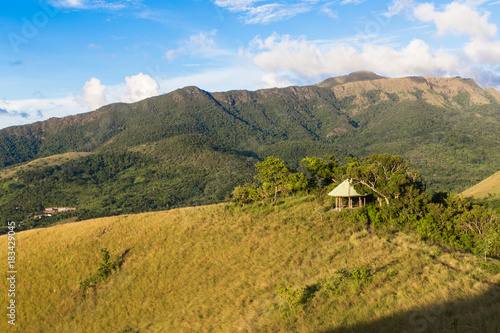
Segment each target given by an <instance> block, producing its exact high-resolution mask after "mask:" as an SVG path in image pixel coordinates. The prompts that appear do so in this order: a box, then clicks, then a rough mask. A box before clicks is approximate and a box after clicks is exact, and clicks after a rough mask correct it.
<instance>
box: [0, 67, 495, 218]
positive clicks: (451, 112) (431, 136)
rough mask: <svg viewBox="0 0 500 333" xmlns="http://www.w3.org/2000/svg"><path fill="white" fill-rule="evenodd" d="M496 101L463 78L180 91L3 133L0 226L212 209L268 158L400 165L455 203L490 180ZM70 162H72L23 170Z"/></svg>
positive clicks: (357, 77)
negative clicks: (62, 210)
mask: <svg viewBox="0 0 500 333" xmlns="http://www.w3.org/2000/svg"><path fill="white" fill-rule="evenodd" d="M499 101H500V93H498V92H497V91H495V90H493V89H484V90H483V89H481V88H480V87H479V86H477V85H476V84H475V82H474V81H473V80H470V79H461V78H434V77H406V78H385V77H381V76H379V75H376V74H374V73H370V72H356V73H352V74H350V75H347V76H342V77H338V78H332V79H329V80H327V81H324V82H322V83H320V84H318V85H313V86H303V87H287V88H280V89H278V88H274V89H263V90H257V91H244V90H238V91H228V92H218V93H210V92H206V91H203V90H200V89H198V88H196V87H186V88H183V89H179V90H176V91H173V92H171V93H169V94H165V95H161V96H157V97H152V98H148V99H146V100H143V101H140V102H137V103H132V104H125V103H117V104H111V105H107V106H104V107H102V108H100V109H98V110H96V111H93V112H89V113H85V114H79V115H76V116H70V117H64V118H61V119H56V118H53V119H49V120H47V121H44V122H38V123H34V124H30V125H25V126H17V127H10V128H6V129H3V130H0V167H1V169H0V173H1V174H2V175H3V176H2V178H1V179H0V215H1V216H7V217H8V216H10V217H11V218H15V219H19V220H20V219H23V218H25V217H26V216H28V215H30V214H32V213H33V212H35V211H37V210H39V209H41V208H43V207H50V206H72V207H77V210H76V211H75V212H74V213H72V214H73V215H72V216H73V217H74V218H79V219H88V218H92V217H99V216H110V215H115V214H120V213H131V212H143V211H153V210H162V209H167V208H172V207H184V206H189V205H200V204H210V203H217V202H221V201H223V200H224V199H225V197H226V196H227V195H228V193H230V191H231V189H232V188H234V186H236V185H240V184H243V183H245V182H248V181H250V180H251V179H252V175H253V174H252V170H253V165H254V164H255V163H256V162H257V161H259V160H263V159H265V158H266V157H267V156H270V155H274V156H275V157H278V158H281V159H284V160H285V161H286V163H287V164H288V165H290V166H291V167H298V166H299V162H300V160H301V159H302V158H304V157H307V156H320V157H322V156H324V155H325V154H335V155H336V156H337V157H338V158H339V159H340V160H342V159H343V158H344V157H348V156H356V157H359V158H361V157H365V156H368V155H371V154H375V153H389V154H393V155H400V156H402V157H404V158H405V159H406V160H408V161H409V162H410V163H411V164H412V165H413V166H414V167H415V168H416V169H417V170H418V171H419V172H420V173H421V174H422V176H423V178H424V179H425V180H426V181H427V188H428V190H429V191H430V192H432V191H436V192H437V191H456V192H461V191H463V190H465V189H466V188H469V187H471V186H472V185H474V184H476V183H477V182H479V181H480V180H482V179H484V178H486V177H487V176H489V175H491V174H492V173H494V172H496V171H498V169H499V163H498V161H500V151H499V150H498V149H497V148H498V146H499V145H500V142H499V140H500V138H499V136H498V133H499V132H500V112H499V110H500V104H499V103H500V102H499ZM72 152H77V153H79V154H81V157H79V158H77V159H73V158H72V159H68V160H66V159H57V158H54V159H53V160H54V162H51V163H44V162H43V160H42V161H40V163H39V162H33V161H35V160H37V159H40V158H47V157H50V156H54V155H58V154H67V153H72ZM29 162H33V163H30V164H28V163H29ZM7 170H10V171H7ZM12 170H15V172H12ZM70 215H71V214H70ZM68 217H71V216H68ZM26 223H31V224H33V225H35V226H39V223H38V222H36V223H35V222H26Z"/></svg>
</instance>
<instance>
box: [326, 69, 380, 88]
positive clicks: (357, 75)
mask: <svg viewBox="0 0 500 333" xmlns="http://www.w3.org/2000/svg"><path fill="white" fill-rule="evenodd" d="M384 78H385V76H380V75H378V74H375V73H373V72H370V71H356V72H352V73H350V74H347V75H342V76H336V77H332V78H329V79H326V80H324V81H322V82H320V83H318V84H316V86H318V87H324V88H331V87H334V86H337V85H339V84H344V83H349V82H357V81H371V80H378V79H384Z"/></svg>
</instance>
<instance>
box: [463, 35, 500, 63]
mask: <svg viewBox="0 0 500 333" xmlns="http://www.w3.org/2000/svg"><path fill="white" fill-rule="evenodd" d="M464 53H465V55H466V56H467V57H468V58H469V59H470V60H472V61H474V62H476V63H485V64H489V65H494V64H499V63H500V42H498V41H488V40H482V39H473V40H472V41H470V42H469V43H467V44H465V47H464Z"/></svg>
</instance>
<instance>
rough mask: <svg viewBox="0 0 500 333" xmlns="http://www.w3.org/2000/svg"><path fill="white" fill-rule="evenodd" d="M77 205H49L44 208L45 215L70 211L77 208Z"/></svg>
mask: <svg viewBox="0 0 500 333" xmlns="http://www.w3.org/2000/svg"><path fill="white" fill-rule="evenodd" d="M75 209H76V207H49V208H45V209H44V210H42V214H43V216H52V214H57V213H64V212H69V211H71V210H75Z"/></svg>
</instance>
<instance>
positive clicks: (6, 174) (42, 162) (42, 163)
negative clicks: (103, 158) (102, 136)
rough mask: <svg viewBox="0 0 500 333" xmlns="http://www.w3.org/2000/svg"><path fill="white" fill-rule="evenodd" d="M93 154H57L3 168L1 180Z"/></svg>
mask: <svg viewBox="0 0 500 333" xmlns="http://www.w3.org/2000/svg"><path fill="white" fill-rule="evenodd" d="M90 154H92V153H85V152H69V153H64V154H57V155H52V156H48V157H42V158H39V159H36V160H33V161H30V162H26V163H23V164H20V165H16V166H11V167H7V168H3V169H2V170H1V171H0V179H2V180H4V179H8V178H12V177H14V176H15V174H16V173H17V172H18V171H26V170H29V169H30V168H34V167H46V166H51V165H59V164H62V163H64V162H66V161H69V160H76V159H77V158H79V157H82V156H87V155H90Z"/></svg>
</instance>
